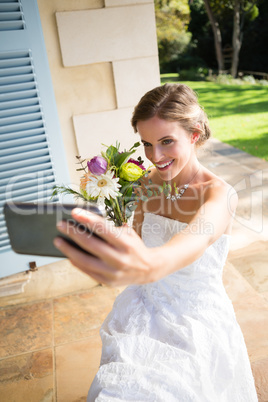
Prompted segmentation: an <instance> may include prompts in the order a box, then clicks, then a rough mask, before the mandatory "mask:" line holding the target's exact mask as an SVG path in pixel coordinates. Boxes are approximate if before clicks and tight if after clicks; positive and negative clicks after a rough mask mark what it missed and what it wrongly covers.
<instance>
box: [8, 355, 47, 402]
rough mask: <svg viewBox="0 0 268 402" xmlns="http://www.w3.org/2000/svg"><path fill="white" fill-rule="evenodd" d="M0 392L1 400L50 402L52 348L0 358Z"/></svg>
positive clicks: (9, 401)
mask: <svg viewBox="0 0 268 402" xmlns="http://www.w3.org/2000/svg"><path fill="white" fill-rule="evenodd" d="M0 395H1V396H0V399H1V401H3V402H41V401H42V402H52V401H53V400H54V398H53V359H52V350H51V349H46V350H42V351H38V352H33V353H27V354H23V355H19V356H14V357H10V358H7V359H3V360H1V361H0Z"/></svg>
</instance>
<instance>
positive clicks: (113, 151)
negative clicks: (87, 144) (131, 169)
mask: <svg viewBox="0 0 268 402" xmlns="http://www.w3.org/2000/svg"><path fill="white" fill-rule="evenodd" d="M117 153H118V150H117V148H116V147H114V146H113V145H110V146H109V148H108V149H107V151H106V157H107V158H108V160H109V161H110V163H111V164H114V163H113V160H114V157H115V155H116V154H117Z"/></svg>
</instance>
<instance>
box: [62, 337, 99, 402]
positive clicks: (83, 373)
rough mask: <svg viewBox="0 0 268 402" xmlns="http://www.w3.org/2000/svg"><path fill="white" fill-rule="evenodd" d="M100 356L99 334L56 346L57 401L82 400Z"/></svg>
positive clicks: (84, 397) (80, 401)
mask: <svg viewBox="0 0 268 402" xmlns="http://www.w3.org/2000/svg"><path fill="white" fill-rule="evenodd" d="M100 357H101V340H100V337H99V336H94V337H92V338H89V339H83V340H80V341H77V342H73V343H68V344H66V345H61V346H57V347H56V371H57V402H74V401H79V402H84V401H86V397H87V393H88V390H89V387H90V384H91V383H92V381H93V378H94V376H95V374H96V372H97V370H98V367H99V362H100Z"/></svg>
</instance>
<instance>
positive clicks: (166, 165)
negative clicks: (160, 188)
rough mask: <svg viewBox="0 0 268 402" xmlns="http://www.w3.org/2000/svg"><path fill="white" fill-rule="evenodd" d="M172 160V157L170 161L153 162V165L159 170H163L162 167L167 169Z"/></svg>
mask: <svg viewBox="0 0 268 402" xmlns="http://www.w3.org/2000/svg"><path fill="white" fill-rule="evenodd" d="M173 162H174V159H172V161H169V162H166V163H161V164H160V163H155V166H156V167H157V169H159V170H164V169H168V167H169V166H170V165H171V164H172V163H173Z"/></svg>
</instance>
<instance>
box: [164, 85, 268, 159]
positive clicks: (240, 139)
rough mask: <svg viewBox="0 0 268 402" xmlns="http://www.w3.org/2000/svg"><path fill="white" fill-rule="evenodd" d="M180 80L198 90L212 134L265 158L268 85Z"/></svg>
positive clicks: (267, 153)
mask: <svg viewBox="0 0 268 402" xmlns="http://www.w3.org/2000/svg"><path fill="white" fill-rule="evenodd" d="M172 82H174V81H172ZM182 83H184V84H187V85H188V86H189V87H191V88H192V89H193V90H194V91H195V92H196V93H197V94H198V97H199V102H200V104H201V105H202V106H203V107H204V109H205V111H206V113H207V115H208V117H209V120H210V126H211V129H212V132H213V136H214V137H215V138H218V139H219V140H220V141H223V142H226V143H228V144H230V145H232V146H234V147H236V148H239V149H242V150H243V151H245V152H248V153H249V154H251V155H255V156H258V157H259V158H262V159H265V160H267V161H268V87H265V86H260V85H246V84H244V85H222V84H216V83H213V82H205V81H187V82H186V81H185V82H182Z"/></svg>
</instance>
